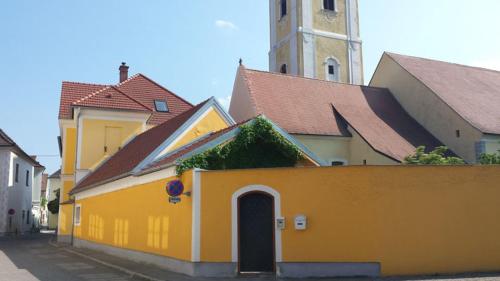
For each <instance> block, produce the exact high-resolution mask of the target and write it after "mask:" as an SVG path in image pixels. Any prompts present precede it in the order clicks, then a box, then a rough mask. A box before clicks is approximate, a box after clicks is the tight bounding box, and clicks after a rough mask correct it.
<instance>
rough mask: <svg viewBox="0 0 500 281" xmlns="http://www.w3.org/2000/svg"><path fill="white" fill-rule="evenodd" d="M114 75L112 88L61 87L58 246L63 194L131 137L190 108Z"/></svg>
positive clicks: (157, 89)
mask: <svg viewBox="0 0 500 281" xmlns="http://www.w3.org/2000/svg"><path fill="white" fill-rule="evenodd" d="M119 70H120V80H119V83H118V84H116V85H99V84H88V83H79V82H63V83H62V90H61V101H60V108H59V128H60V142H59V143H60V149H61V153H62V167H61V176H60V178H61V206H60V212H59V216H58V239H59V241H66V242H68V241H69V239H70V237H71V236H70V234H71V233H72V217H73V215H72V214H73V205H72V202H73V200H72V198H71V197H70V196H69V194H68V193H69V192H70V191H71V189H72V188H73V187H74V186H75V184H76V183H78V182H79V181H81V179H82V178H84V177H85V176H86V175H88V174H89V173H90V172H91V171H93V170H95V169H96V168H97V167H99V165H101V164H102V163H103V162H105V161H106V160H107V159H108V158H109V157H110V156H111V155H113V154H114V153H116V152H117V151H119V150H120V149H121V148H122V147H123V146H124V145H125V144H126V143H127V142H129V141H130V140H131V139H133V138H134V137H135V136H136V135H139V134H140V133H142V132H144V131H146V130H148V129H149V128H152V127H154V126H156V125H158V124H160V123H162V122H165V121H167V120H170V119H172V118H174V117H175V116H178V115H179V114H181V113H183V112H185V111H186V110H189V109H190V108H192V107H193V106H192V105H191V104H190V103H189V102H187V101H185V100H184V99H182V98H180V97H179V96H177V95H175V94H174V93H172V92H170V91H169V90H167V89H165V88H164V87H162V86H161V85H159V84H158V83H156V82H154V81H153V80H151V79H149V78H148V77H146V76H144V75H142V74H137V75H134V76H132V77H130V78H129V77H128V66H126V65H125V64H124V63H123V64H122V65H121V66H120V68H119Z"/></svg>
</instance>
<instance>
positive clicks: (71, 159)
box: [61, 128, 76, 175]
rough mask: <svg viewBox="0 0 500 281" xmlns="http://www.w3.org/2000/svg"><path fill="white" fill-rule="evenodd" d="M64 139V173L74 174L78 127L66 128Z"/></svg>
mask: <svg viewBox="0 0 500 281" xmlns="http://www.w3.org/2000/svg"><path fill="white" fill-rule="evenodd" d="M63 141H64V144H63V146H64V154H63V157H62V161H63V169H62V171H61V173H62V174H63V175H72V174H74V173H75V156H76V128H66V134H65V139H64V140H63Z"/></svg>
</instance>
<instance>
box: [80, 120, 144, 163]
mask: <svg viewBox="0 0 500 281" xmlns="http://www.w3.org/2000/svg"><path fill="white" fill-rule="evenodd" d="M142 131H143V123H142V122H131V121H116V120H99V119H83V121H82V129H81V133H82V136H81V142H82V143H81V149H82V151H85V153H82V154H81V156H80V157H81V159H80V167H79V168H80V169H92V168H95V167H96V166H97V165H98V164H99V163H101V162H102V161H103V160H105V159H107V158H108V157H109V156H111V155H112V154H113V153H115V152H116V151H117V150H118V149H120V148H121V147H123V146H124V145H125V144H126V142H127V141H129V140H130V139H131V138H133V137H134V136H136V135H138V134H140V133H142Z"/></svg>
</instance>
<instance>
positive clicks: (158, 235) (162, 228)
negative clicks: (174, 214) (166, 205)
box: [147, 216, 170, 250]
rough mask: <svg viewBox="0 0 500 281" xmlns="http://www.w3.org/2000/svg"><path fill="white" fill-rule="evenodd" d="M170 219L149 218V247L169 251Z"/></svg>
mask: <svg viewBox="0 0 500 281" xmlns="http://www.w3.org/2000/svg"><path fill="white" fill-rule="evenodd" d="M169 226H170V219H169V217H155V216H149V217H148V241H147V246H148V247H150V248H154V249H162V250H166V249H168V231H169Z"/></svg>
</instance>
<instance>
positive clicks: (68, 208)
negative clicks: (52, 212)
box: [57, 204, 73, 235]
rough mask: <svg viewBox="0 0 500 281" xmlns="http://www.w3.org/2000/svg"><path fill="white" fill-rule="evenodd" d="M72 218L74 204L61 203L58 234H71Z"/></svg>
mask: <svg viewBox="0 0 500 281" xmlns="http://www.w3.org/2000/svg"><path fill="white" fill-rule="evenodd" d="M72 220H73V204H63V205H59V224H58V232H57V235H71V231H72V226H71V225H72V223H73V221H72Z"/></svg>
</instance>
